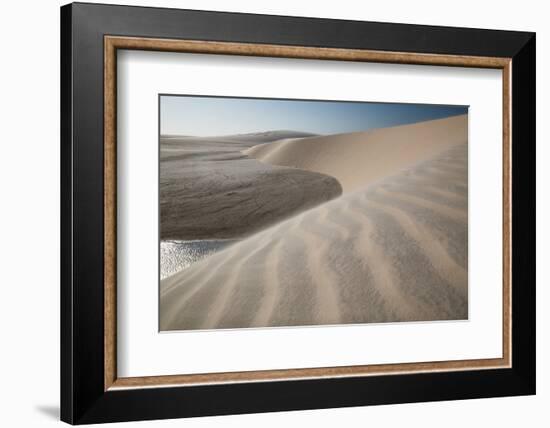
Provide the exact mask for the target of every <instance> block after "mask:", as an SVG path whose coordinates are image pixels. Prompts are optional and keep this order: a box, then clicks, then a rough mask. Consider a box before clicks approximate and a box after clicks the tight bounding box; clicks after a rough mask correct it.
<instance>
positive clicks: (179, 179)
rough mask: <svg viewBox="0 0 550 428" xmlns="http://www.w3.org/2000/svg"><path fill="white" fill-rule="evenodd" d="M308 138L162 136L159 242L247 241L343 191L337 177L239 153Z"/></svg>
mask: <svg viewBox="0 0 550 428" xmlns="http://www.w3.org/2000/svg"><path fill="white" fill-rule="evenodd" d="M302 135H307V134H299V133H290V132H286V131H285V132H282V131H279V132H274V133H263V134H255V135H245V136H233V137H219V138H196V137H161V142H160V164H161V165H160V168H161V173H160V215H161V227H160V230H161V233H160V235H161V240H196V239H234V238H242V237H245V236H249V235H251V234H253V233H254V232H257V231H259V230H261V229H263V228H265V227H268V226H271V225H273V224H275V223H277V222H278V221H281V220H283V219H285V218H289V217H291V216H292V215H294V214H296V213H299V212H302V211H304V210H306V209H309V208H312V207H314V206H316V205H319V204H321V203H323V202H326V201H328V200H330V199H333V198H335V197H337V196H339V195H340V194H341V193H342V187H341V185H340V183H339V182H338V180H337V179H335V178H333V177H331V176H328V175H326V174H322V173H318V172H313V171H306V170H301V169H296V168H289V167H285V166H276V165H269V164H266V163H264V162H260V161H258V160H256V159H253V158H250V157H248V156H247V155H246V154H244V153H242V152H241V151H242V150H244V149H246V148H249V147H252V146H254V145H257V144H259V143H264V144H265V143H268V142H270V141H273V140H278V139H281V138H288V137H296V136H302Z"/></svg>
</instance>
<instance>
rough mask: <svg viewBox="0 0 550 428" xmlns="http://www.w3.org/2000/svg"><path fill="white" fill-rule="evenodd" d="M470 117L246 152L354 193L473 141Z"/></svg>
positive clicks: (278, 143)
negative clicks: (324, 178)
mask: <svg viewBox="0 0 550 428" xmlns="http://www.w3.org/2000/svg"><path fill="white" fill-rule="evenodd" d="M467 121H468V117H467V115H460V116H454V117H450V118H445V119H438V120H432V121H426V122H420V123H415V124H412V125H403V126H396V127H392V128H382V129H375V130H371V131H366V132H356V133H349V134H338V135H329V136H317V137H309V138H299V139H295V138H286V139H282V140H279V141H275V142H271V143H267V144H260V145H256V146H254V147H251V148H249V149H245V150H243V153H245V154H246V155H248V156H249V157H251V158H256V159H258V160H260V161H262V162H265V163H267V164H270V165H279V166H286V167H294V168H299V169H302V170H308V171H314V172H318V173H322V174H326V175H329V176H332V177H335V178H336V179H337V180H338V181H339V182H340V184H341V185H342V187H343V190H344V192H351V191H354V190H357V189H359V188H362V187H364V186H365V185H367V184H369V183H372V182H373V181H376V180H378V179H380V178H383V177H387V176H389V175H392V174H395V173H397V172H399V171H400V170H401V169H403V168H406V167H407V166H409V165H411V164H414V163H416V162H418V161H420V160H423V159H426V158H428V157H430V156H434V155H435V154H437V153H438V152H440V151H442V150H445V149H446V148H449V147H452V146H454V145H456V144H463V143H466V142H467V139H468V126H467Z"/></svg>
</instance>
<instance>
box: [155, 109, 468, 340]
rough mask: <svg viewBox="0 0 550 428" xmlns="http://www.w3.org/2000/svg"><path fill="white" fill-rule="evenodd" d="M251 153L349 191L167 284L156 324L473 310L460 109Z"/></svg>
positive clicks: (352, 319) (399, 317)
mask: <svg viewBox="0 0 550 428" xmlns="http://www.w3.org/2000/svg"><path fill="white" fill-rule="evenodd" d="M246 153H247V154H248V155H249V156H254V157H257V158H258V159H261V160H262V162H265V163H266V164H267V163H271V162H272V163H274V164H276V165H279V164H281V165H284V166H285V167H291V168H290V169H295V170H296V171H303V170H309V171H314V172H317V173H319V172H320V173H322V174H324V175H326V176H332V177H334V178H335V179H336V180H337V181H338V182H340V183H341V184H342V186H343V189H344V191H345V192H346V193H345V194H344V195H342V196H340V197H338V198H336V199H333V200H331V201H328V202H325V203H323V204H321V205H318V206H316V207H313V208H311V209H309V210H307V211H304V212H301V213H299V214H295V215H294V216H292V217H291V218H289V219H287V220H284V221H281V222H279V223H277V224H275V225H273V226H271V227H268V228H265V229H264V230H262V231H260V232H257V233H255V234H254V235H252V236H250V237H249V238H246V239H244V240H242V241H240V242H238V243H236V244H233V245H232V246H231V247H228V248H227V249H225V250H222V251H220V252H218V253H216V254H214V255H212V256H210V257H208V258H207V259H204V260H202V261H199V262H197V263H195V264H193V265H192V266H190V267H189V268H188V269H186V270H184V271H181V272H179V273H177V274H175V275H173V276H170V277H168V278H166V279H165V280H163V281H162V282H161V294H160V305H161V311H160V312H161V315H160V328H161V330H184V329H208V328H240V327H266V326H293V325H317V324H339V323H368V322H398V321H423V320H456V319H466V318H467V317H468V275H467V269H468V251H467V248H468V169H467V166H468V146H467V119H466V117H465V116H457V117H452V118H448V119H442V120H436V121H429V122H423V123H418V124H415V125H406V126H400V127H394V128H386V129H379V130H374V131H369V132H365V133H354V134H344V135H337V136H328V137H313V138H304V139H300V140H297V139H294V140H287V141H279V142H273V143H266V144H265V145H262V146H256V147H254V148H252V149H250V150H246ZM298 168H300V169H298ZM285 186H286V184H285V183H282V188H285Z"/></svg>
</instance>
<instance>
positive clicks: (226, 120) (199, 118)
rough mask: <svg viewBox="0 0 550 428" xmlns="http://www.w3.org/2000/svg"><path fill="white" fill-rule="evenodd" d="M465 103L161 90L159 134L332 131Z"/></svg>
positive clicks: (450, 110)
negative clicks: (304, 98) (169, 92)
mask: <svg viewBox="0 0 550 428" xmlns="http://www.w3.org/2000/svg"><path fill="white" fill-rule="evenodd" d="M467 111H468V108H467V107H466V106H449V105H433V104H394V103H369V102H349V101H302V100H278V99H258V98H224V97H199V96H174V95H161V97H160V112H161V113H160V122H161V124H160V125H161V134H163V135H167V134H177V135H192V136H221V135H232V134H244V133H250V132H262V131H274V130H283V129H285V130H292V131H303V132H311V133H314V134H337V133H343V132H356V131H365V130H368V129H373V128H384V127H388V126H395V125H403V124H407V123H415V122H421V121H424V120H430V119H439V118H443V117H449V116H454V115H457V114H464V113H467Z"/></svg>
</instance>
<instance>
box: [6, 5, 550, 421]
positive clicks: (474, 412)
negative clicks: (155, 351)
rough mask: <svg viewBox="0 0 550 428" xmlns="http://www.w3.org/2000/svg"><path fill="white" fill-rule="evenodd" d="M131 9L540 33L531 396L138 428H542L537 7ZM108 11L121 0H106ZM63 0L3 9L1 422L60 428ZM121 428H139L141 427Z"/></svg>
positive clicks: (544, 87) (543, 107) (543, 230)
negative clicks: (535, 385) (534, 339)
mask: <svg viewBox="0 0 550 428" xmlns="http://www.w3.org/2000/svg"><path fill="white" fill-rule="evenodd" d="M120 2H123V3H126V4H135V5H147V6H169V7H181V8H190V9H209V10H220V11H234V12H252V13H267V14H281V15H297V16H312V17H322V18H342V19H358V20H369V21H390V22H405V23H413V24H433V25H451V26H463V27H485V28H496V29H507V30H528V31H536V32H537V55H538V58H537V75H538V82H537V85H538V91H537V122H538V125H539V126H538V129H537V141H538V144H537V146H538V147H537V158H538V159H537V164H538V166H537V168H538V171H537V175H538V189H537V198H538V203H537V220H538V221H537V223H538V224H537V230H538V239H537V240H538V242H537V247H538V255H537V264H538V274H537V278H538V290H537V293H538V304H537V310H538V315H537V321H538V330H537V340H538V352H537V358H538V376H537V377H538V394H537V396H534V397H513V398H499V399H485V400H467V401H461V402H443V403H420V404H405V405H396V406H378V407H364V408H351V409H329V410H316V411H301V412H285V413H272V414H263V415H244V416H225V417H215V418H198V419H188V420H171V421H155V422H143V423H139V426H158V427H172V426H178V427H203V428H204V427H239V428H244V427H257V426H262V427H279V426H321V427H329V426H346V427H348V426H349V427H354V426H361V427H363V426H366V425H370V426H389V427H392V426H399V425H406V426H408V427H422V428H429V427H437V428H439V427H441V426H442V425H443V426H445V427H447V428H451V427H461V428H463V427H465V426H466V427H468V426H487V425H490V426H497V425H498V426H499V427H501V428H505V427H517V426H529V427H531V426H533V427H537V426H548V423H549V421H550V416H549V415H548V412H547V408H546V407H547V406H548V405H550V367H549V364H548V362H549V361H550V358H549V356H550V334H549V332H550V316H549V314H548V312H544V306H543V303H544V302H547V301H548V298H549V295H550V293H549V291H548V287H545V285H546V286H547V285H548V284H549V281H550V268H549V265H550V264H549V263H548V259H549V257H550V251H549V250H548V249H547V247H546V246H545V241H548V240H549V239H550V233H549V232H550V230H549V225H548V223H546V222H544V219H545V218H549V217H550V201H549V192H548V189H547V185H548V183H549V182H550V169H549V168H548V167H547V166H546V165H547V164H548V162H550V148H549V145H548V144H547V143H548V139H549V138H550V135H549V127H548V125H547V124H548V120H547V119H546V120H545V118H547V117H548V116H550V109H549V108H548V102H547V101H546V100H545V98H546V97H548V96H549V95H550V93H549V86H550V84H549V80H548V78H547V77H545V76H550V64H549V61H548V52H550V27H549V26H548V18H549V16H548V13H547V11H546V8H545V2H542V1H537V0H523V1H521V2H518V1H513V2H512V1H507V0H506V1H505V0H500V1H495V0H494V1H487V2H480V1H479V0H463V1H461V2H460V3H456V2H453V3H449V4H444V3H442V2H441V1H437V0H430V1H428V0H415V1H407V0H393V1H392V0H388V1H385V2H359V1H357V0H339V1H337V2H334V1H330V2H321V1H319V0H316V1H302V2H297V1H296V0H276V1H275V0H270V1H263V2H258V1H252V0H249V1H247V0H231V1H227V0H225V1H224V0H200V1H199V0H189V1H176V0H172V1H170V0H156V1H155V0H146V1H123V0H120ZM103 3H116V2H112V1H103ZM61 4H63V2H60V1H58V0H47V1H44V0H42V1H29V0H27V1H25V2H16V1H11V2H4V3H3V4H2V6H1V7H0V31H1V34H2V37H1V40H2V56H1V58H2V62H1V66H0V106H1V111H0V117H1V118H2V119H1V121H0V124H1V125H0V136H1V137H0V143H1V151H0V153H1V155H0V183H1V184H0V189H1V190H0V191H1V197H2V202H3V203H2V209H1V210H0V257H1V258H0V260H2V263H1V268H0V293H1V294H0V305H1V306H0V326H1V332H2V336H1V340H0V347H1V349H2V351H1V352H0V379H1V382H0V408H1V409H2V410H1V412H0V421H1V425H2V426H6V427H18V426H21V427H33V428H34V427H37V428H38V427H43V426H54V425H56V424H59V421H58V412H59V410H58V407H59V362H58V361H59V332H58V330H59V9H58V8H59V6H60V5H61ZM125 426H128V427H130V426H138V423H133V424H126V425H125Z"/></svg>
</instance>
